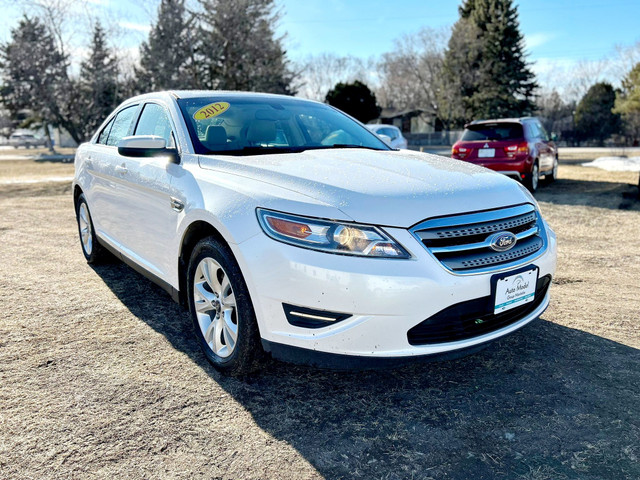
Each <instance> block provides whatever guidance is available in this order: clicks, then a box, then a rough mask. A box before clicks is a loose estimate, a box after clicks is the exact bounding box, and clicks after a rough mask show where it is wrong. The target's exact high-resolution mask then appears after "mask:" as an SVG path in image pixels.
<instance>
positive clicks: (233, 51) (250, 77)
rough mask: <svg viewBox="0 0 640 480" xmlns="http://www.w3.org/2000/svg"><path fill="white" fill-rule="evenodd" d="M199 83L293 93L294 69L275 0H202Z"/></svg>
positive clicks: (206, 85)
mask: <svg viewBox="0 0 640 480" xmlns="http://www.w3.org/2000/svg"><path fill="white" fill-rule="evenodd" d="M199 1H200V4H201V7H202V12H201V13H200V15H199V22H200V28H199V35H198V37H199V39H200V44H199V49H198V51H199V58H198V61H199V62H200V69H199V70H200V74H199V83H200V85H201V86H202V87H204V88H212V89H221V90H246V91H261V92H272V93H284V94H291V93H293V92H292V91H291V86H290V84H291V80H292V74H291V72H290V70H289V65H288V61H287V58H286V52H285V50H284V48H283V47H282V41H281V39H280V38H277V37H275V24H276V22H277V20H278V15H277V14H275V13H273V9H274V1H273V0H199Z"/></svg>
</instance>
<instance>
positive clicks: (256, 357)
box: [187, 237, 263, 375]
mask: <svg viewBox="0 0 640 480" xmlns="http://www.w3.org/2000/svg"><path fill="white" fill-rule="evenodd" d="M187 275H188V287H187V288H188V296H189V311H190V313H191V319H192V321H193V326H194V330H195V333H196V337H197V338H198V340H199V343H200V347H201V348H202V351H203V352H204V354H205V355H206V357H207V359H208V360H209V361H210V362H211V363H212V364H213V365H214V367H216V368H217V369H218V370H220V371H221V372H222V373H225V374H228V375H244V374H247V373H250V372H252V371H254V370H256V368H257V367H258V365H259V363H260V360H261V359H262V357H263V350H262V346H261V344H260V335H259V332H258V324H257V321H256V317H255V313H254V311H253V305H252V303H251V298H250V297H249V291H248V289H247V285H246V283H245V281H244V278H243V277H242V273H241V272H240V267H239V266H238V263H237V262H236V260H235V258H234V257H233V254H232V253H231V251H230V250H229V248H228V247H227V246H226V245H223V244H222V243H221V242H219V241H218V240H216V239H215V238H212V237H210V238H205V239H204V240H201V241H200V242H199V243H198V244H197V245H196V246H195V248H194V250H193V253H192V254H191V259H190V261H189V268H188V272H187Z"/></svg>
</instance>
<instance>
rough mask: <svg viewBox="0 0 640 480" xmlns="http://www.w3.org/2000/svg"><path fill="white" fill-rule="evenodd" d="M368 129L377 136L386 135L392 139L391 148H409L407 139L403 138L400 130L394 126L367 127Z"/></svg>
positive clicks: (376, 125) (377, 125) (378, 125)
mask: <svg viewBox="0 0 640 480" xmlns="http://www.w3.org/2000/svg"><path fill="white" fill-rule="evenodd" d="M367 128H368V129H369V130H371V131H372V132H374V133H375V134H376V135H378V136H380V135H384V136H386V137H388V138H389V139H390V141H389V142H388V143H389V145H390V146H391V148H407V145H408V142H407V139H406V138H404V137H403V136H402V132H401V131H400V129H399V128H398V127H396V126H394V125H384V124H375V125H367Z"/></svg>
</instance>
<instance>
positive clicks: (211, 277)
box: [193, 257, 238, 358]
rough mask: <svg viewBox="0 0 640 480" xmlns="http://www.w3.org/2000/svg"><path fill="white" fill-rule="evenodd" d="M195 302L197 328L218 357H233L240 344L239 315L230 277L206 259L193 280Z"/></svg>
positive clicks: (210, 260)
mask: <svg viewBox="0 0 640 480" xmlns="http://www.w3.org/2000/svg"><path fill="white" fill-rule="evenodd" d="M193 302H194V307H195V313H196V316H197V318H198V325H199V326H200V331H201V332H202V336H203V337H204V340H205V342H206V343H207V345H208V346H209V348H210V349H211V350H212V351H213V353H214V354H216V355H217V356H218V357H221V358H226V357H228V356H229V355H231V354H232V353H233V351H234V350H235V348H236V343H237V340H238V312H237V307H236V298H235V295H234V293H233V288H232V287H231V282H230V281H229V275H227V272H226V271H225V270H224V268H222V266H221V265H220V264H219V263H218V262H217V261H215V260H214V259H213V258H211V257H205V258H203V259H202V260H201V261H200V263H199V264H198V267H197V268H196V271H195V273H194V279H193Z"/></svg>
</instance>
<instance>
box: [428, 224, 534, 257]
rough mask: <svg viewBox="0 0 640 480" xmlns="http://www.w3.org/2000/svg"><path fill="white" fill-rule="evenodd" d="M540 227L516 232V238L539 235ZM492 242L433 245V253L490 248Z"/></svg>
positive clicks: (521, 238)
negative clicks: (445, 245) (444, 245)
mask: <svg viewBox="0 0 640 480" xmlns="http://www.w3.org/2000/svg"><path fill="white" fill-rule="evenodd" d="M539 231H540V229H539V228H538V227H533V228H530V229H528V230H525V231H524V232H520V233H518V234H516V238H517V239H518V240H524V239H525V238H528V237H530V236H532V235H537V234H538V232H539ZM490 244H491V242H489V241H488V240H485V241H484V242H477V243H467V244H462V245H450V246H447V247H431V248H430V250H431V253H453V252H464V251H467V250H478V249H480V248H489V245H490Z"/></svg>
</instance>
